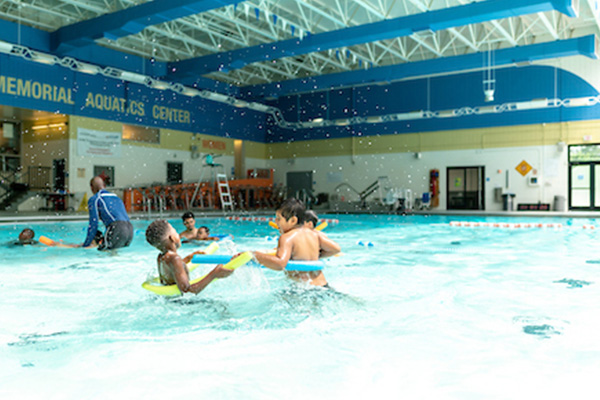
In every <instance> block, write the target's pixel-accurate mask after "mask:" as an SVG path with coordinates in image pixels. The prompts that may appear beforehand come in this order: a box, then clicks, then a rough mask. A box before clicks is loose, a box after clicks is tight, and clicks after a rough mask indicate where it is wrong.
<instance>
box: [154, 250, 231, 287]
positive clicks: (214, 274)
mask: <svg viewBox="0 0 600 400" xmlns="http://www.w3.org/2000/svg"><path fill="white" fill-rule="evenodd" d="M164 261H165V262H166V263H167V265H169V267H170V268H172V269H173V272H174V274H173V275H174V276H175V282H176V283H177V288H179V291H180V292H181V293H188V292H192V293H194V294H198V293H200V292H201V291H203V290H204V289H205V288H206V287H207V286H208V285H209V284H210V283H211V282H212V281H213V280H215V279H217V278H225V277H227V276H229V275H231V274H232V273H233V270H229V269H225V268H223V266H222V265H217V266H216V267H215V268H214V269H213V270H212V271H210V272H209V273H208V274H207V275H206V276H205V277H204V278H203V279H201V280H200V281H199V282H196V283H194V284H193V285H190V278H189V276H188V272H187V271H186V269H185V265H184V263H183V260H182V259H181V257H179V256H178V255H177V254H173V255H165V258H164Z"/></svg>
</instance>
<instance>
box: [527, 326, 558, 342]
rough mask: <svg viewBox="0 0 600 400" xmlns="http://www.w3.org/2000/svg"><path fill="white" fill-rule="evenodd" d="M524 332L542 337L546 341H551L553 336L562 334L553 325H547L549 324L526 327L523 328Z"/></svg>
mask: <svg viewBox="0 0 600 400" xmlns="http://www.w3.org/2000/svg"><path fill="white" fill-rule="evenodd" d="M523 332H525V333H527V334H528V335H536V336H540V337H542V338H544V339H549V338H550V337H552V336H555V335H560V334H561V333H560V332H559V331H557V330H556V329H555V328H554V327H553V326H552V325H547V324H543V325H525V326H524V327H523Z"/></svg>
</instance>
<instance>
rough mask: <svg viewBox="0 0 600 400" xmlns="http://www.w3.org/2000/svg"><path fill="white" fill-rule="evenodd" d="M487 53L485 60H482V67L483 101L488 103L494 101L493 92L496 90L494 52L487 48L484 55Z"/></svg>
mask: <svg viewBox="0 0 600 400" xmlns="http://www.w3.org/2000/svg"><path fill="white" fill-rule="evenodd" d="M486 55H487V60H485V61H484V69H483V96H484V101H485V102H486V103H489V102H491V101H494V93H495V92H496V71H495V70H494V52H493V51H492V49H489V50H488V51H487V53H485V54H484V57H485V56H486Z"/></svg>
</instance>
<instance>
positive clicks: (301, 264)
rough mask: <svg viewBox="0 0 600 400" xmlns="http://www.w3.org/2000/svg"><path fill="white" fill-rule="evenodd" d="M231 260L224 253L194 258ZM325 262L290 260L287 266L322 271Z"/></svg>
mask: <svg viewBox="0 0 600 400" xmlns="http://www.w3.org/2000/svg"><path fill="white" fill-rule="evenodd" d="M227 260H229V256H227V255H224V254H212V255H209V254H197V255H195V256H194V258H192V262H193V263H198V264H223V263H224V262H227ZM324 266H325V264H324V263H323V261H320V260H317V261H288V264H287V266H286V267H285V269H286V270H288V271H300V272H308V271H320V270H322V269H323V267H324Z"/></svg>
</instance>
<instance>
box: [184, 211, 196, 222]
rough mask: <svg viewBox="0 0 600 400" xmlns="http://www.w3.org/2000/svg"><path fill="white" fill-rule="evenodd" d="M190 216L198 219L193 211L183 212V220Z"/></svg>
mask: <svg viewBox="0 0 600 400" xmlns="http://www.w3.org/2000/svg"><path fill="white" fill-rule="evenodd" d="M188 218H192V219H196V217H195V216H194V213H193V212H191V211H186V212H185V213H183V215H182V216H181V219H182V220H183V221H185V220H186V219H188Z"/></svg>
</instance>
